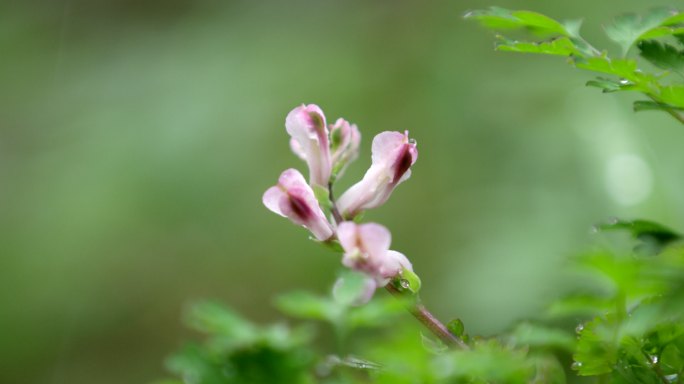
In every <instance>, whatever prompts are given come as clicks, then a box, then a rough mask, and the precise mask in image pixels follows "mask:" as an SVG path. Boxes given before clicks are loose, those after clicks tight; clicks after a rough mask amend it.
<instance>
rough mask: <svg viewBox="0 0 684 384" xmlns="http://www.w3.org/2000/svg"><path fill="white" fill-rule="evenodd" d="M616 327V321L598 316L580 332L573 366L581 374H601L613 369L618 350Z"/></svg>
mask: <svg viewBox="0 0 684 384" xmlns="http://www.w3.org/2000/svg"><path fill="white" fill-rule="evenodd" d="M614 327H615V324H614V322H612V321H609V320H605V319H602V318H596V319H594V320H592V321H591V322H589V323H587V324H585V325H584V328H583V329H582V330H581V331H580V332H579V339H578V341H577V347H576V349H575V353H574V354H573V360H574V361H575V363H574V364H573V365H572V368H573V369H574V370H576V371H577V373H578V374H579V375H580V376H595V375H601V374H605V373H609V372H611V371H612V370H613V366H614V365H615V362H616V361H617V352H618V351H617V345H616V343H615V341H614V338H613V335H614V334H615V332H614Z"/></svg>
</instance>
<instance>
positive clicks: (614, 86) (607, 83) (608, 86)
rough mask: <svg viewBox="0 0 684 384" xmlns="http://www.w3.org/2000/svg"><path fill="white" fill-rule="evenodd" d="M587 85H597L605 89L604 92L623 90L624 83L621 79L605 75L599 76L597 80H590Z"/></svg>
mask: <svg viewBox="0 0 684 384" xmlns="http://www.w3.org/2000/svg"><path fill="white" fill-rule="evenodd" d="M586 86H587V87H596V88H600V89H602V90H603V92H604V93H610V92H617V91H621V90H623V85H622V84H620V82H619V81H615V80H611V79H606V78H604V77H597V78H596V79H595V80H589V81H587V84H586Z"/></svg>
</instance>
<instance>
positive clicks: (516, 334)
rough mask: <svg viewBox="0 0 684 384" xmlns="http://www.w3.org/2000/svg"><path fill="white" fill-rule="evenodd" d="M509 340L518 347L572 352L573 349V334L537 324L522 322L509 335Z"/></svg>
mask: <svg viewBox="0 0 684 384" xmlns="http://www.w3.org/2000/svg"><path fill="white" fill-rule="evenodd" d="M509 339H510V341H511V342H512V343H513V344H515V345H516V346H519V347H525V346H530V347H543V348H560V349H562V350H565V351H568V352H572V351H574V349H575V340H576V338H575V335H574V334H570V333H568V332H567V331H564V330H561V329H554V328H549V327H544V326H541V325H537V324H531V323H522V324H520V325H518V326H517V327H516V328H515V329H514V330H513V331H512V332H511V334H510V335H509Z"/></svg>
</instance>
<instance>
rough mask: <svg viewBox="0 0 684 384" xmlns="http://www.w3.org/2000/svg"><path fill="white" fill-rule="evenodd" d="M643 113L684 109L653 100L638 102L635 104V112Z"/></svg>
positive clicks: (683, 109)
mask: <svg viewBox="0 0 684 384" xmlns="http://www.w3.org/2000/svg"><path fill="white" fill-rule="evenodd" d="M642 111H684V108H678V107H675V106H673V105H669V104H665V103H658V102H655V101H651V100H638V101H635V102H634V112H642Z"/></svg>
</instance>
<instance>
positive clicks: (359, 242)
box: [337, 221, 413, 287]
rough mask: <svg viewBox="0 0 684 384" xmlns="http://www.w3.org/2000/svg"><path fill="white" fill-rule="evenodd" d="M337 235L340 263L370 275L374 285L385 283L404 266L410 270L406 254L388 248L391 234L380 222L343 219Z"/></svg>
mask: <svg viewBox="0 0 684 384" xmlns="http://www.w3.org/2000/svg"><path fill="white" fill-rule="evenodd" d="M337 238H338V239H339V241H340V244H341V245H342V248H343V249H344V257H343V258H342V264H344V265H345V266H346V267H349V268H351V269H353V270H356V271H359V272H363V273H365V274H366V275H368V276H369V277H371V278H373V280H374V281H375V283H376V285H377V286H378V287H382V286H385V285H386V284H387V283H388V282H389V280H390V279H391V278H393V277H396V276H397V275H399V274H400V273H401V271H402V270H403V269H404V268H405V269H408V270H411V271H413V267H412V266H411V263H410V262H409V260H408V259H407V258H406V256H404V255H403V254H401V253H399V252H396V251H391V250H389V246H390V243H391V241H392V236H391V235H390V232H389V230H387V228H385V227H383V226H382V225H380V224H375V223H368V224H356V223H354V222H352V221H345V222H343V223H341V224H340V225H339V227H338V228H337Z"/></svg>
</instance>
